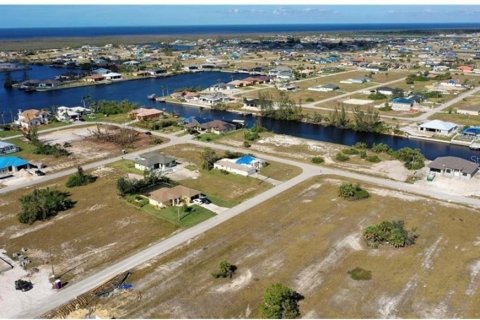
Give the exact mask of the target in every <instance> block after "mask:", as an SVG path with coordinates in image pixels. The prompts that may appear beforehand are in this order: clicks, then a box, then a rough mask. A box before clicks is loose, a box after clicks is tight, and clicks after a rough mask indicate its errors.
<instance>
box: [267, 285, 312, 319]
mask: <svg viewBox="0 0 480 320" xmlns="http://www.w3.org/2000/svg"><path fill="white" fill-rule="evenodd" d="M302 299H303V296H302V295H301V294H299V293H298V292H295V291H294V290H292V289H290V288H288V287H287V286H285V285H283V284H281V283H276V284H273V285H272V286H270V287H269V288H267V289H266V290H265V293H264V295H263V303H262V305H261V306H260V311H261V313H262V317H263V318H266V319H295V318H300V316H301V315H300V308H299V306H298V301H300V300H302Z"/></svg>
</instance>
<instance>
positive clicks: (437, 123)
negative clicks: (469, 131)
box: [420, 120, 458, 131]
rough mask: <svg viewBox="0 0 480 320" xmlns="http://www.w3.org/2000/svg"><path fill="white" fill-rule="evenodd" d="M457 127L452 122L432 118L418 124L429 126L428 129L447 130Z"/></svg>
mask: <svg viewBox="0 0 480 320" xmlns="http://www.w3.org/2000/svg"><path fill="white" fill-rule="evenodd" d="M456 127H458V126H457V125H456V124H455V123H453V122H448V121H442V120H432V121H428V122H425V123H422V124H421V125H420V128H430V129H437V130H447V131H450V130H452V129H454V128H456Z"/></svg>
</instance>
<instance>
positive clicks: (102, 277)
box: [16, 172, 316, 318]
mask: <svg viewBox="0 0 480 320" xmlns="http://www.w3.org/2000/svg"><path fill="white" fill-rule="evenodd" d="M315 174H316V172H303V173H302V174H300V175H298V176H297V177H295V178H293V179H291V180H289V181H287V182H284V183H282V184H280V185H278V186H276V187H274V188H272V189H270V190H268V191H266V192H264V193H262V194H260V195H258V196H256V197H253V198H251V199H249V200H247V201H245V202H243V203H241V204H239V205H238V206H236V207H233V208H232V209H230V210H228V211H225V212H223V213H222V214H220V215H216V216H215V217H212V218H210V219H208V220H206V221H204V222H202V223H200V224H198V225H196V226H194V227H192V228H189V229H186V230H185V231H182V232H180V233H177V234H176V235H173V236H171V237H170V238H167V239H166V240H164V241H161V242H158V243H156V244H154V245H152V246H150V247H148V248H146V249H144V250H142V251H140V252H138V253H136V254H134V255H132V256H130V257H128V258H125V259H123V260H122V261H120V262H117V263H115V264H113V265H111V266H109V267H107V268H105V269H103V270H102V271H100V272H98V273H95V274H93V275H91V276H89V277H87V278H85V279H83V280H81V281H79V282H77V283H75V284H72V285H69V286H68V287H66V288H64V289H62V290H61V291H60V292H58V293H55V294H54V295H53V296H49V297H48V298H47V299H43V300H38V301H36V302H35V303H34V304H33V305H32V306H31V307H30V309H29V310H25V311H23V312H22V313H20V314H18V315H17V317H16V318H36V317H39V316H40V315H42V314H43V313H45V312H48V311H50V310H52V309H54V308H56V307H58V306H61V305H62V304H64V303H66V302H68V301H70V300H72V299H74V298H75V297H77V296H79V295H81V294H82V293H84V292H87V291H88V290H91V289H93V288H95V287H97V286H98V285H99V284H100V283H102V282H104V281H107V280H108V279H110V278H111V277H112V276H114V275H116V274H118V273H121V272H123V271H127V270H130V269H132V268H135V267H136V266H138V265H140V264H143V263H145V262H147V261H149V260H151V259H152V258H154V257H156V256H158V255H160V254H162V253H165V252H167V251H169V250H171V249H173V248H175V247H178V246H180V245H183V244H185V243H187V242H188V241H189V240H191V239H194V238H196V237H198V236H200V235H202V234H203V233H205V232H207V231H208V230H210V229H212V228H214V227H216V226H218V225H219V224H221V223H223V222H225V221H227V220H229V219H231V218H233V217H235V216H238V215H239V214H241V213H243V212H245V211H247V210H249V209H251V208H253V207H255V206H256V205H258V204H260V203H262V202H264V201H266V200H268V199H270V198H272V197H274V196H276V195H278V194H279V193H281V192H283V191H285V190H287V189H289V188H291V187H293V186H295V185H297V184H298V183H300V182H302V181H304V180H306V179H308V178H309V177H311V176H313V175H315Z"/></svg>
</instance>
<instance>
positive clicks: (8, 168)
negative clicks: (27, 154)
mask: <svg viewBox="0 0 480 320" xmlns="http://www.w3.org/2000/svg"><path fill="white" fill-rule="evenodd" d="M28 168H30V163H29V162H28V161H27V160H25V159H22V158H20V157H15V156H1V157H0V178H4V177H8V176H11V175H13V174H14V173H15V172H18V171H19V170H21V169H28Z"/></svg>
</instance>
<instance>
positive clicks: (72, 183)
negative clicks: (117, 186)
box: [65, 167, 97, 188]
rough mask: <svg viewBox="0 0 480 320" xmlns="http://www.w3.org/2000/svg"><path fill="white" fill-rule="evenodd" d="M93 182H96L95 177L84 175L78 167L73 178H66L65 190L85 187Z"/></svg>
mask: <svg viewBox="0 0 480 320" xmlns="http://www.w3.org/2000/svg"><path fill="white" fill-rule="evenodd" d="M95 180H97V177H95V176H92V175H89V174H85V173H84V172H83V169H82V167H78V168H77V173H75V174H74V175H73V176H70V177H69V178H68V180H67V183H65V186H66V187H67V188H73V187H78V186H85V185H87V184H90V183H93V182H95Z"/></svg>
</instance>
